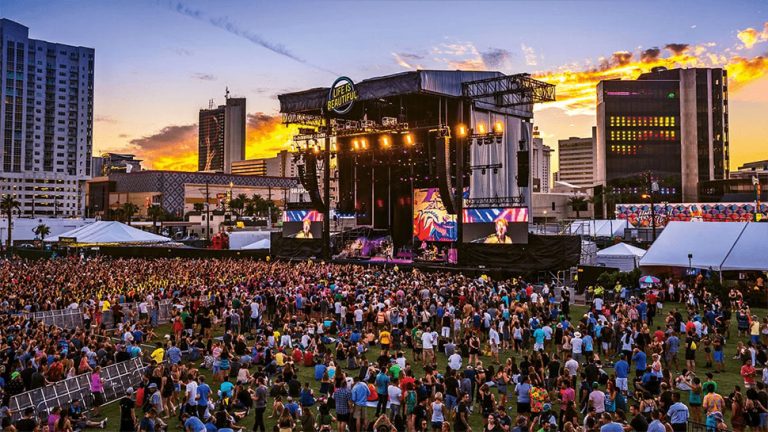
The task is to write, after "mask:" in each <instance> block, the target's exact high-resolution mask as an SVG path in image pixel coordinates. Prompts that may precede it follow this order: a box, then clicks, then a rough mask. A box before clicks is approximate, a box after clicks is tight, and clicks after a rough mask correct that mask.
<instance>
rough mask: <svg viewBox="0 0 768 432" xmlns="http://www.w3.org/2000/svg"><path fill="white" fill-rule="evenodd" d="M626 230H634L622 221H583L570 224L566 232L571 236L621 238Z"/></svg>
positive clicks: (630, 225) (629, 224) (627, 222)
mask: <svg viewBox="0 0 768 432" xmlns="http://www.w3.org/2000/svg"><path fill="white" fill-rule="evenodd" d="M627 228H634V226H633V225H632V224H631V223H629V221H627V220H624V219H596V220H590V219H584V220H575V221H573V222H571V224H570V225H568V228H566V231H567V232H568V234H573V235H586V236H594V237H615V236H619V237H623V236H624V230H625V229H627Z"/></svg>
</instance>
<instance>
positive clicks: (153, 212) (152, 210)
mask: <svg viewBox="0 0 768 432" xmlns="http://www.w3.org/2000/svg"><path fill="white" fill-rule="evenodd" d="M147 215H148V216H149V217H151V218H152V229H153V230H154V231H155V234H157V221H158V220H159V219H162V218H163V216H165V210H164V209H163V207H161V206H159V205H153V206H149V209H147Z"/></svg>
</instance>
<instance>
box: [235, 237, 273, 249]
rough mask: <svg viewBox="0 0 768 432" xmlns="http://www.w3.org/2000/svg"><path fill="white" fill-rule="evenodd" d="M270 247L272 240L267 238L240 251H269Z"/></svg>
mask: <svg viewBox="0 0 768 432" xmlns="http://www.w3.org/2000/svg"><path fill="white" fill-rule="evenodd" d="M269 246H270V239H268V238H266V239H261V240H257V241H255V242H253V243H251V244H249V245H245V246H243V247H242V248H240V249H241V250H269Z"/></svg>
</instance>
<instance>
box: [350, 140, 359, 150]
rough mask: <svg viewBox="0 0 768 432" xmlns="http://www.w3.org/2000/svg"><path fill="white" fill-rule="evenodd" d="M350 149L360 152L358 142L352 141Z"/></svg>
mask: <svg viewBox="0 0 768 432" xmlns="http://www.w3.org/2000/svg"><path fill="white" fill-rule="evenodd" d="M352 148H353V149H354V150H360V141H358V140H353V141H352Z"/></svg>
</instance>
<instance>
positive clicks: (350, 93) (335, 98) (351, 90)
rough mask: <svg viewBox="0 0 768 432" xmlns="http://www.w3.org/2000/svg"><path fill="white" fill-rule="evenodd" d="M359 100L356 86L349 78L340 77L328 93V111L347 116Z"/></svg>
mask: <svg viewBox="0 0 768 432" xmlns="http://www.w3.org/2000/svg"><path fill="white" fill-rule="evenodd" d="M356 100H357V90H355V84H354V83H353V82H352V80H351V79H349V78H347V77H339V78H338V79H337V80H336V81H334V82H333V85H332V86H331V89H330V91H329V92H328V104H327V105H326V106H327V108H328V111H333V112H335V113H336V114H346V113H348V112H349V110H351V109H352V104H353V103H354V102H355V101H356Z"/></svg>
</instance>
